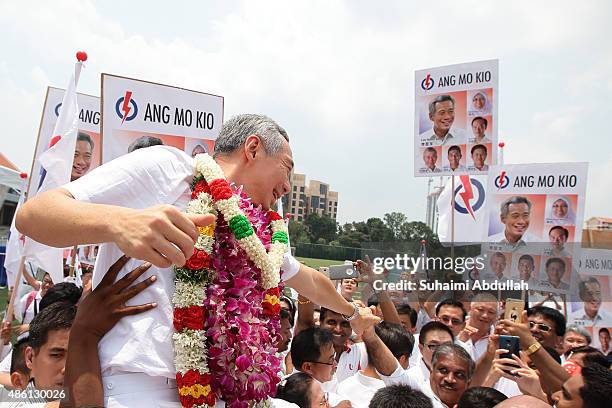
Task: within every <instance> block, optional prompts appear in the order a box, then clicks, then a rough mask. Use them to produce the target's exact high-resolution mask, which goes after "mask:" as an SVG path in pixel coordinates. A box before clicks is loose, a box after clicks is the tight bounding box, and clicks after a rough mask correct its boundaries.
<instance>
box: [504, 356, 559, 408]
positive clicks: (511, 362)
mask: <svg viewBox="0 0 612 408" xmlns="http://www.w3.org/2000/svg"><path fill="white" fill-rule="evenodd" d="M504 353H508V350H504V349H498V350H497V351H496V352H495V359H493V373H494V374H495V375H497V376H499V377H504V378H507V379H508V380H512V381H514V382H516V385H518V387H519V389H520V390H521V392H522V393H523V394H528V395H531V396H533V397H536V398H539V399H541V400H542V401H545V402H547V401H548V399H547V397H546V394H545V393H544V390H542V386H541V385H540V377H539V376H538V373H537V372H536V371H535V370H533V369H532V368H530V367H529V365H527V363H525V361H524V360H525V359H526V356H525V352H523V351H521V353H520V354H521V358H518V357H517V356H515V355H512V358H511V359H510V358H501V355H502V354H504Z"/></svg>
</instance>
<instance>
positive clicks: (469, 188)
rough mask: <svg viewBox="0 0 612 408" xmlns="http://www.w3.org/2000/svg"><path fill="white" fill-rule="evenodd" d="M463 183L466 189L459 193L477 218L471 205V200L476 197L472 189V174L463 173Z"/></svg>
mask: <svg viewBox="0 0 612 408" xmlns="http://www.w3.org/2000/svg"><path fill="white" fill-rule="evenodd" d="M460 179H461V183H462V184H463V189H464V191H463V192H462V193H459V195H460V196H461V198H463V203H464V204H465V208H466V209H467V210H468V212H469V213H470V215H471V216H472V218H473V219H474V220H475V219H476V217H475V216H474V211H473V210H472V206H471V205H470V200H471V199H472V198H474V192H473V191H472V183H471V182H470V176H468V175H462V176H460Z"/></svg>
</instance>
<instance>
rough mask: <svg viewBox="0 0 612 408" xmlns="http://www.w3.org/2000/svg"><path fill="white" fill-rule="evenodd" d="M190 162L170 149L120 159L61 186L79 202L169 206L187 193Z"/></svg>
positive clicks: (154, 148) (142, 151)
mask: <svg viewBox="0 0 612 408" xmlns="http://www.w3.org/2000/svg"><path fill="white" fill-rule="evenodd" d="M194 170H195V166H194V159H192V158H191V157H190V156H188V155H187V154H186V153H185V152H183V151H181V150H179V149H176V148H174V147H170V146H152V147H148V148H146V149H139V150H136V151H134V152H132V153H129V154H126V155H123V156H120V157H118V158H116V159H115V160H113V161H110V162H108V163H106V164H104V165H102V166H100V167H97V168H95V169H94V170H92V171H91V172H90V173H88V174H86V175H84V176H83V177H81V178H79V179H78V180H75V181H73V182H71V183H69V184H66V185H65V186H63V188H65V189H66V190H68V191H69V192H70V194H72V196H73V197H74V198H75V199H76V200H79V201H86V202H90V203H96V204H110V205H118V206H122V207H130V208H138V209H142V208H147V207H151V206H154V205H157V204H162V203H163V204H172V203H174V202H176V201H177V200H178V198H179V197H180V196H181V195H183V194H185V193H186V192H188V191H189V184H190V183H191V181H192V178H193V174H194Z"/></svg>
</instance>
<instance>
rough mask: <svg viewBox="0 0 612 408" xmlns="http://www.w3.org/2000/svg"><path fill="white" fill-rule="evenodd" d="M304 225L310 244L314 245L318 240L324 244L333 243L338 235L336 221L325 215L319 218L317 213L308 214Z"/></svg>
mask: <svg viewBox="0 0 612 408" xmlns="http://www.w3.org/2000/svg"><path fill="white" fill-rule="evenodd" d="M304 225H306V227H307V228H308V232H309V233H310V242H312V243H316V242H317V241H319V239H320V238H323V239H324V240H325V242H329V241H333V240H335V239H336V236H337V235H338V225H337V224H336V221H334V220H333V219H331V218H330V217H328V216H326V215H323V216H320V215H319V214H317V213H310V214H308V215H307V216H306V219H305V220H304Z"/></svg>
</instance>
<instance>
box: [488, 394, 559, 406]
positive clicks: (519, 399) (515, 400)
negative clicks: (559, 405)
mask: <svg viewBox="0 0 612 408" xmlns="http://www.w3.org/2000/svg"><path fill="white" fill-rule="evenodd" d="M550 407H551V406H550V405H548V404H547V403H545V402H544V401H542V400H541V399H538V398H536V397H532V396H531V395H518V396H516V397H512V398H508V399H507V400H504V401H502V402H500V403H499V404H497V405H496V406H495V408H550Z"/></svg>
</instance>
